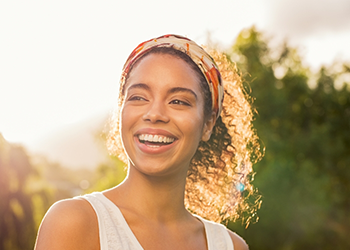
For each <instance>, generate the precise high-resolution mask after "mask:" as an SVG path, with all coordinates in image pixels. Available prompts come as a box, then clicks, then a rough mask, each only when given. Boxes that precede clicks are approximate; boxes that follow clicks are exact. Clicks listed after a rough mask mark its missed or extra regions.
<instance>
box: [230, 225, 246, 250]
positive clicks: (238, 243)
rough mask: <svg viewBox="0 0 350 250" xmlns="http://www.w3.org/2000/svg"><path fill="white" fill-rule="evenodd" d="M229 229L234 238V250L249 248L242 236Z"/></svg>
mask: <svg viewBox="0 0 350 250" xmlns="http://www.w3.org/2000/svg"><path fill="white" fill-rule="evenodd" d="M227 231H228V233H229V235H230V237H231V239H232V242H233V247H234V250H249V247H248V244H247V243H246V242H245V240H244V239H243V238H242V237H241V236H239V235H238V234H236V233H234V232H232V231H230V230H229V229H227Z"/></svg>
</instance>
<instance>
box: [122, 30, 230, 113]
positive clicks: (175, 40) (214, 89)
mask: <svg viewBox="0 0 350 250" xmlns="http://www.w3.org/2000/svg"><path fill="white" fill-rule="evenodd" d="M155 47H171V48H174V49H176V50H179V51H182V52H184V53H186V54H187V55H188V56H189V57H190V58H191V59H192V61H193V62H194V63H195V64H197V66H198V68H199V69H200V70H201V71H202V73H203V75H204V77H205V79H206V80H207V83H208V85H209V89H210V92H211V96H212V109H213V111H214V112H216V117H219V116H220V113H221V110H222V103H223V99H224V86H223V85H222V81H221V75H220V72H219V69H218V66H217V65H216V63H215V61H214V60H213V58H212V57H211V56H210V55H209V54H208V53H207V52H206V51H205V50H204V49H203V48H202V47H200V46H199V45H197V44H196V43H195V42H193V41H192V40H190V39H188V38H186V37H183V36H179V35H164V36H161V37H158V38H154V39H151V40H148V41H145V42H143V43H141V44H139V45H138V46H137V47H136V48H135V49H134V50H133V52H131V54H130V56H129V57H128V59H127V61H126V63H125V64H124V67H123V73H122V79H125V77H126V76H127V74H128V73H129V70H130V67H131V66H132V65H133V64H134V63H135V62H136V61H137V60H138V59H139V58H140V57H141V56H142V55H143V54H144V53H145V52H147V51H149V50H150V49H152V48H155Z"/></svg>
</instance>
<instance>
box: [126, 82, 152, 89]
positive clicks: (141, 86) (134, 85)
mask: <svg viewBox="0 0 350 250" xmlns="http://www.w3.org/2000/svg"><path fill="white" fill-rule="evenodd" d="M130 89H145V90H150V87H149V86H148V85H147V84H145V83H136V84H133V85H131V86H130V87H129V88H127V90H130Z"/></svg>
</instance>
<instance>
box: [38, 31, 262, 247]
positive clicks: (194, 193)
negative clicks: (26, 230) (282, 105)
mask: <svg viewBox="0 0 350 250" xmlns="http://www.w3.org/2000/svg"><path fill="white" fill-rule="evenodd" d="M218 60H219V61H220V62H221V64H220V65H219V66H220V67H221V70H222V76H221V75H220V72H219V68H218V66H217V65H216V64H215V62H214V60H213V59H212V57H211V56H209V54H207V53H206V52H205V51H204V50H203V49H202V48H201V47H199V46H198V45H197V44H195V43H194V42H193V41H191V40H189V39H187V38H185V37H182V36H176V35H166V36H162V37H158V38H156V39H151V40H149V41H146V42H144V43H141V44H140V45H139V46H138V47H137V48H136V49H135V50H134V51H133V52H132V53H131V55H130V56H129V58H128V60H127V62H126V63H125V65H124V68H123V74H122V78H121V82H120V93H119V108H120V109H119V110H120V112H118V115H117V116H116V118H115V121H114V123H113V126H112V130H111V132H110V135H109V150H110V151H111V152H113V153H119V154H120V153H121V155H120V156H121V158H123V159H125V160H126V162H127V163H128V174H127V177H126V179H125V180H124V181H123V182H122V183H121V184H120V185H118V186H116V187H114V188H112V189H110V190H106V191H104V192H101V193H100V192H95V193H92V194H88V195H85V196H81V197H76V198H74V199H69V200H64V201H60V202H58V203H56V204H54V205H53V206H52V207H51V209H50V210H49V211H48V213H47V214H46V216H45V218H44V220H43V222H42V225H41V227H40V229H39V233H38V239H37V243H36V249H37V250H41V249H46V250H47V249H52V250H53V249H65V250H68V249H75V250H76V249H84V250H86V249H91V250H92V249H93V250H97V249H101V250H106V249H123V250H126V249H130V250H133V249H139V250H141V249H146V250H147V249H152V250H153V249H201V250H203V249H209V250H214V249H227V250H228V249H230V250H231V249H235V250H240V249H248V246H247V244H246V243H245V242H244V240H243V239H242V238H241V237H239V236H238V235H237V234H235V233H233V232H231V231H229V230H227V229H226V228H225V227H224V226H222V225H221V224H218V223H214V222H211V221H208V220H205V219H203V218H202V217H205V218H207V219H210V220H212V221H217V222H220V221H223V220H227V219H236V218H237V216H238V214H239V212H240V211H243V210H244V211H245V210H247V207H249V206H248V205H247V204H246V203H245V198H244V197H243V195H242V192H243V191H244V192H246V193H251V192H252V190H253V189H252V187H251V185H250V184H249V174H250V173H251V171H252V169H251V165H252V164H251V161H250V159H251V156H252V155H253V153H256V152H258V151H256V150H257V149H255V148H254V147H252V145H253V146H254V145H255V143H256V140H257V137H256V135H255V133H254V131H253V129H252V125H251V119H252V112H251V109H250V105H249V102H248V101H247V99H246V96H245V94H244V92H243V91H242V83H241V81H240V78H239V77H238V75H237V74H236V73H235V72H236V71H235V70H234V68H232V67H231V68H230V64H229V63H228V62H227V60H226V61H225V60H224V58H223V57H221V58H218ZM223 80H224V81H225V84H226V85H227V86H226V87H225V88H226V89H225V92H226V96H225V101H223V100H224V99H223V97H224V87H223ZM249 143H250V148H248V146H247V145H248V144H249ZM200 216H201V217H200Z"/></svg>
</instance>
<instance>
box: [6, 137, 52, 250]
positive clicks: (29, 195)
mask: <svg viewBox="0 0 350 250" xmlns="http://www.w3.org/2000/svg"><path fill="white" fill-rule="evenodd" d="M36 178H38V172H37V171H36V169H35V168H34V167H33V166H32V164H31V163H30V161H29V158H28V156H27V154H26V152H25V150H24V149H23V148H22V147H21V146H17V145H12V144H9V143H8V142H7V141H5V139H4V138H3V137H2V135H1V134H0V201H1V203H0V249H11V250H16V249H21V250H23V249H32V248H33V246H34V241H35V235H36V231H37V226H38V221H36V218H37V217H42V215H39V216H36V213H37V212H38V211H39V210H43V209H40V208H41V206H45V204H46V203H47V202H46V201H47V199H46V193H45V192H44V191H43V190H35V188H33V186H31V184H32V183H33V181H34V180H35V179H36Z"/></svg>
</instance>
